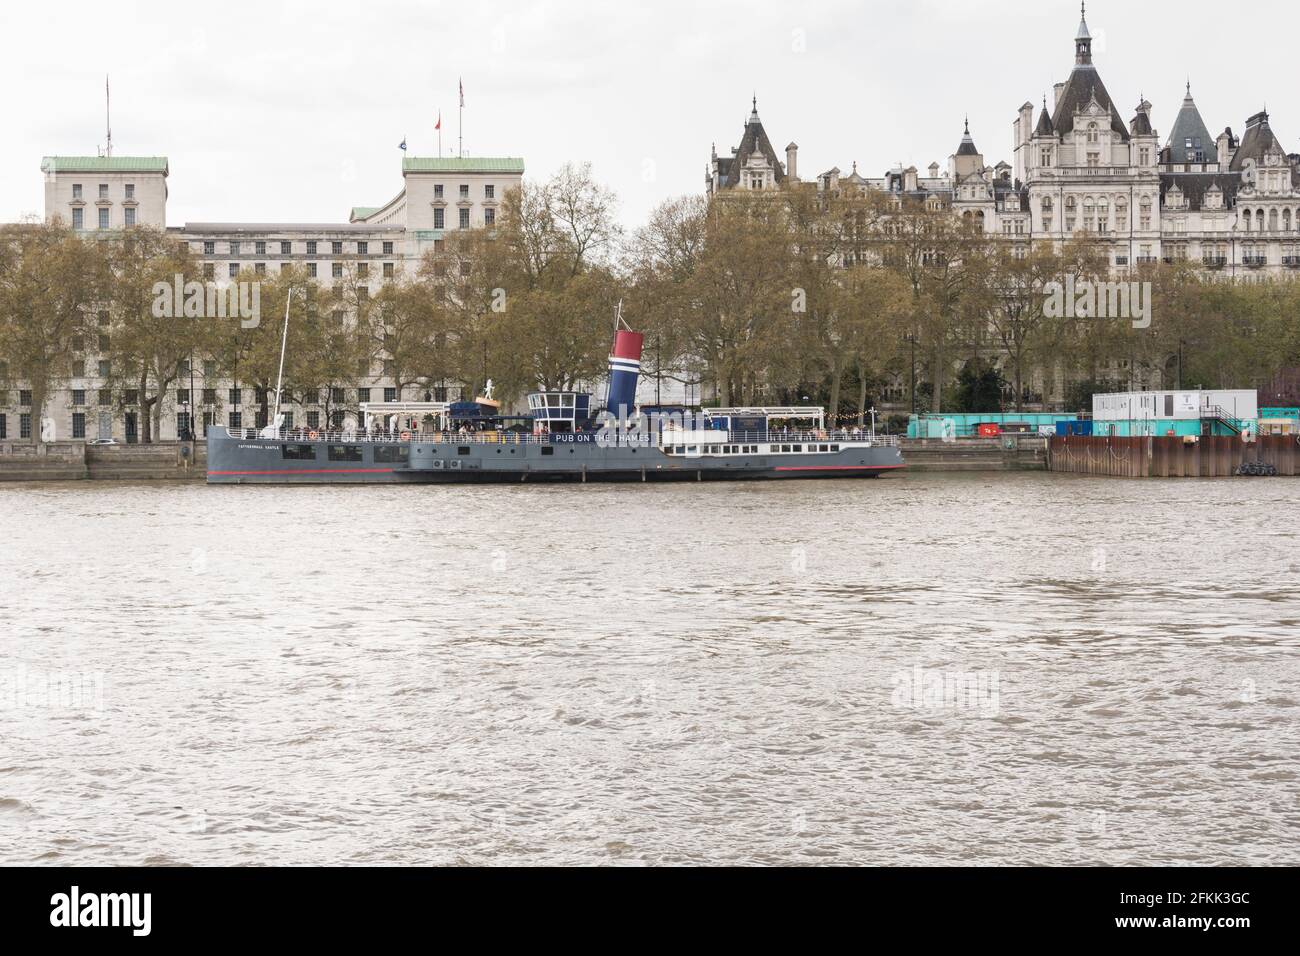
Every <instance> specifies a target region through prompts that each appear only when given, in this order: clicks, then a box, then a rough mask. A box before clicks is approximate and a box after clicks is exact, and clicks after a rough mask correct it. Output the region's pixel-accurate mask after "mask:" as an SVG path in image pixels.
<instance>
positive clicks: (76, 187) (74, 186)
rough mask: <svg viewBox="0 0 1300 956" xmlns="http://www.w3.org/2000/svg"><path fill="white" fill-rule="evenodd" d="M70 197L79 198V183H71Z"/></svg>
mask: <svg viewBox="0 0 1300 956" xmlns="http://www.w3.org/2000/svg"><path fill="white" fill-rule="evenodd" d="M72 198H73V199H80V198H81V183H73V184H72Z"/></svg>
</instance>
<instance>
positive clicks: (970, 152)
mask: <svg viewBox="0 0 1300 956" xmlns="http://www.w3.org/2000/svg"><path fill="white" fill-rule="evenodd" d="M979 152H980V151H979V150H978V149H976V148H975V140H973V139H972V138H971V135H970V117H969V116H968V117H966V131H965V132H964V133H963V134H962V137H961V145H960V146H958V147H957V155H958V156H978V155H979Z"/></svg>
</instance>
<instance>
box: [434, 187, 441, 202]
mask: <svg viewBox="0 0 1300 956" xmlns="http://www.w3.org/2000/svg"><path fill="white" fill-rule="evenodd" d="M433 198H434V199H441V198H442V183H437V184H435V185H434V187H433Z"/></svg>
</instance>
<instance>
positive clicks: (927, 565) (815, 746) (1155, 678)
mask: <svg viewBox="0 0 1300 956" xmlns="http://www.w3.org/2000/svg"><path fill="white" fill-rule="evenodd" d="M1298 513H1300V481H1294V480H1288V479H1278V480H1273V481H1269V480H1259V481H1249V480H1226V481H1188V482H1175V481H1171V482H1160V481H1148V482H1126V481H1120V480H1114V479H1110V480H1107V479H1088V478H1075V477H1069V476H1047V475H1024V476H1008V477H1001V476H978V477H947V476H935V477H922V476H911V477H908V478H903V479H896V480H889V481H881V482H865V483H861V482H836V483H817V482H813V483H789V484H755V485H687V486H654V485H651V486H645V487H642V486H633V487H616V486H596V485H592V486H586V487H582V486H578V487H550V488H540V487H527V486H525V487H519V488H511V487H490V488H487V487H485V488H436V487H423V488H414V487H402V488H326V489H312V488H268V487H260V488H239V487H232V488H207V487H205V486H202V485H115V484H106V483H103V484H75V485H24V486H7V487H6V486H0V586H2V588H3V591H2V593H3V603H4V609H3V615H4V618H3V621H4V623H3V627H0V862H4V863H30V862H42V863H78V864H96V863H106V864H114V863H196V864H205V863H206V864H224V863H249V864H256V863H295V864H297V863H301V864H308V863H311V864H332V863H511V864H514V863H530V862H552V863H595V864H603V863H617V864H640V863H650V864H659V863H689V862H712V863H724V862H735V863H890V864H923V863H941V864H949V863H967V862H973V863H1042V864H1064V863H1085V864H1138V863H1157V864H1158V863H1206V864H1208V863H1270V864H1279V863H1289V864H1296V863H1300V850H1297V846H1298V845H1300V844H1298V841H1297V836H1298V835H1300V805H1298V803H1297V792H1298V779H1297V756H1298V754H1300V743H1298V741H1300V733H1297V716H1298V715H1300V711H1298V710H1297V699H1298V698H1300V690H1297V679H1298V678H1300V598H1297V595H1296V587H1297V581H1298V580H1300V575H1298V574H1297V572H1298V571H1300V555H1298V554H1297V541H1298V537H1297V534H1298V533H1297V530H1296V523H1295V516H1296V515H1297V514H1298ZM945 679H946V680H947V682H948V683H947V686H946V687H945V685H944V680H945ZM6 682H7V683H6Z"/></svg>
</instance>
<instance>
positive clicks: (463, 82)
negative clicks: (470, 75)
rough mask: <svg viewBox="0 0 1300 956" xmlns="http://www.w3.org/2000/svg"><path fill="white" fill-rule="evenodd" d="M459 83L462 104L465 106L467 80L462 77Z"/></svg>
mask: <svg viewBox="0 0 1300 956" xmlns="http://www.w3.org/2000/svg"><path fill="white" fill-rule="evenodd" d="M459 83H460V105H461V106H464V105H465V81H464V80H463V79H461V80H459Z"/></svg>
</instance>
